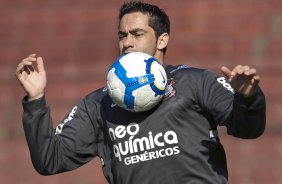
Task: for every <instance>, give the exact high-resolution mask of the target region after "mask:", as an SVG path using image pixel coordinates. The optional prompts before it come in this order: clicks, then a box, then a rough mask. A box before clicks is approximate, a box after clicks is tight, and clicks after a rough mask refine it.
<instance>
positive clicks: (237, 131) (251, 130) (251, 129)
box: [227, 121, 265, 139]
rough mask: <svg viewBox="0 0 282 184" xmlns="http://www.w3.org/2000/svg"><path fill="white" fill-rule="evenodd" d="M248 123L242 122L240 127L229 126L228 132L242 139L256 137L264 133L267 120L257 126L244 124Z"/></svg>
mask: <svg viewBox="0 0 282 184" xmlns="http://www.w3.org/2000/svg"><path fill="white" fill-rule="evenodd" d="M247 124H248V123H244V124H241V126H239V127H228V129H227V132H228V134H230V135H232V136H234V137H238V138H242V139H256V138H258V137H260V136H261V135H263V133H264V131H265V121H261V122H260V123H259V124H256V125H255V126H254V125H253V126H243V125H247ZM248 125H250V124H248Z"/></svg>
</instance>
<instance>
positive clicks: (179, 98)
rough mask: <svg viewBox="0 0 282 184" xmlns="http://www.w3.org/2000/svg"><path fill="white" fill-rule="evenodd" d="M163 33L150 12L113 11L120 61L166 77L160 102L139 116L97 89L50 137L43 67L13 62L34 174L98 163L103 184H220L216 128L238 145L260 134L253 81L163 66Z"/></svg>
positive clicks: (248, 74) (131, 7) (132, 6)
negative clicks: (153, 66)
mask: <svg viewBox="0 0 282 184" xmlns="http://www.w3.org/2000/svg"><path fill="white" fill-rule="evenodd" d="M169 25H170V24H169V19H168V16H167V15H166V14H165V12H164V11H163V10H161V9H159V8H158V7H157V6H154V5H150V4H145V3H141V2H129V3H125V4H124V5H123V6H122V7H121V10H120V16H119V31H118V35H119V48H120V54H123V53H130V52H135V51H141V52H145V53H148V54H151V55H153V56H154V57H155V58H157V59H158V60H159V61H160V62H161V63H162V64H163V66H164V67H165V69H166V72H167V75H168V81H169V85H168V86H167V90H166V95H165V97H164V99H163V101H162V102H161V103H160V104H159V105H158V106H157V107H155V108H153V109H151V110H149V111H146V112H138V113H134V112H129V111H126V110H124V109H121V108H120V107H118V106H113V105H112V104H113V102H112V100H111V98H110V97H109V95H108V92H107V89H106V88H101V89H98V90H96V91H94V92H92V93H90V94H89V95H87V96H86V97H85V98H84V99H82V100H81V101H80V102H79V103H78V104H77V105H76V106H75V107H73V108H72V110H71V111H70V113H69V114H67V115H66V116H65V118H64V120H63V121H62V122H61V123H60V124H59V125H58V126H57V128H56V129H53V128H52V121H51V117H50V109H49V107H48V106H47V104H46V101H45V98H44V89H45V86H46V81H47V80H46V74H45V70H44V66H43V60H42V58H41V57H36V55H35V54H31V55H30V56H28V57H27V58H25V59H24V60H22V62H20V64H19V65H18V68H17V69H16V76H17V78H18V80H19V82H20V84H21V85H22V86H23V89H24V90H25V91H26V93H27V96H26V97H24V99H23V107H24V114H23V123H24V130H25V134H26V139H27V142H28V146H29V149H30V153H31V158H32V162H33V165H34V167H35V169H36V170H37V171H38V172H39V173H41V174H43V175H51V174H55V173H60V172H65V171H70V170H73V169H75V168H77V167H79V166H81V165H83V164H85V163H87V162H89V161H90V160H91V159H92V158H94V157H95V156H99V157H100V158H101V161H102V165H103V172H104V175H105V177H106V178H107V180H108V182H109V183H115V184H120V183H123V184H133V183H134V184H136V183H142V184H147V183H148V184H149V183H150V184H152V183H167V184H174V183H175V184H181V183H216V184H218V183H228V173H227V165H226V157H225V153H224V149H223V147H222V145H221V143H220V141H219V138H218V136H217V132H216V128H217V126H218V125H224V126H226V127H227V132H228V133H229V134H231V135H233V136H235V137H240V138H256V137H258V136H260V135H261V134H262V133H263V131H264V127H265V100H264V95H263V93H262V92H261V90H260V88H259V86H258V83H259V81H260V78H259V76H258V75H257V74H256V70H255V69H253V68H250V67H249V66H241V65H239V66H236V67H235V68H234V69H233V70H229V69H228V68H226V67H222V69H221V70H222V72H223V74H224V75H225V76H226V79H225V78H224V77H221V76H218V75H217V74H214V73H212V72H209V71H207V70H203V69H197V68H191V67H188V66H185V65H180V66H176V67H175V66H170V65H166V64H165V63H164V55H165V52H166V48H167V44H168V41H169V32H170V29H169ZM228 82H230V84H229V83H228ZM231 86H232V87H231Z"/></svg>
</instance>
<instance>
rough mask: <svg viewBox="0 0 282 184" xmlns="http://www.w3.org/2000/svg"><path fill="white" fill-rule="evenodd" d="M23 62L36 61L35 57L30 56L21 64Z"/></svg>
mask: <svg viewBox="0 0 282 184" xmlns="http://www.w3.org/2000/svg"><path fill="white" fill-rule="evenodd" d="M25 61H36V58H35V57H32V56H29V57H27V58H24V59H23V60H22V62H25Z"/></svg>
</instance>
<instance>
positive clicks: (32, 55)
mask: <svg viewBox="0 0 282 184" xmlns="http://www.w3.org/2000/svg"><path fill="white" fill-rule="evenodd" d="M35 56H36V54H35V53H33V54H30V55H28V57H35Z"/></svg>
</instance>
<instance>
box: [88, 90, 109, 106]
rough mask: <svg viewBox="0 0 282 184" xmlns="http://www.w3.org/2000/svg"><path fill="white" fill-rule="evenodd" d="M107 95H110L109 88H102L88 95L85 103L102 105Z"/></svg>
mask: <svg viewBox="0 0 282 184" xmlns="http://www.w3.org/2000/svg"><path fill="white" fill-rule="evenodd" d="M106 95H108V89H107V87H101V88H99V89H96V90H94V91H92V92H90V93H89V94H87V95H86V96H85V98H84V101H85V102H86V103H100V102H101V100H102V99H103V98H104V97H105V96H106Z"/></svg>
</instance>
